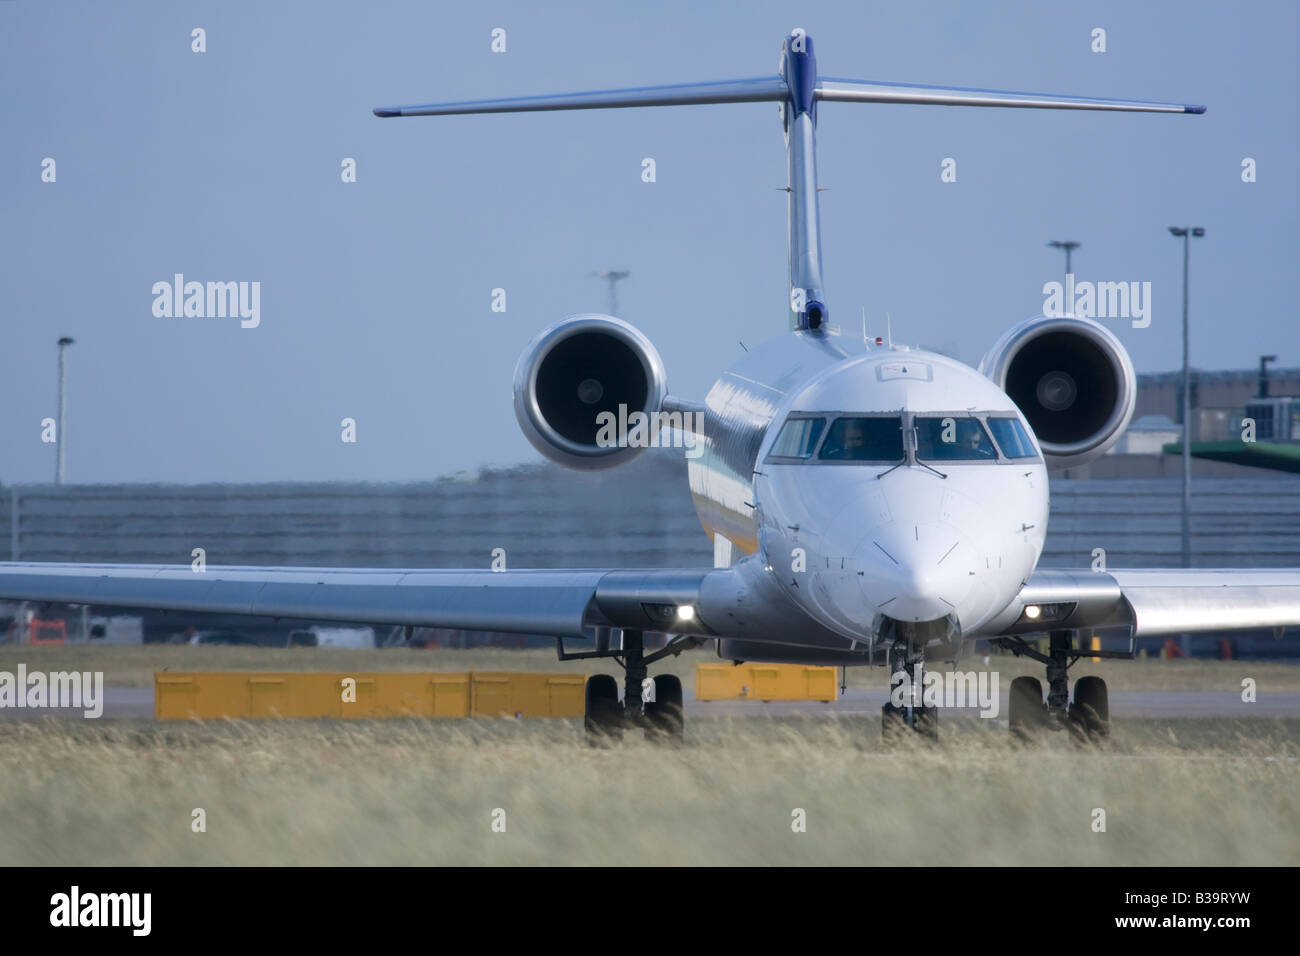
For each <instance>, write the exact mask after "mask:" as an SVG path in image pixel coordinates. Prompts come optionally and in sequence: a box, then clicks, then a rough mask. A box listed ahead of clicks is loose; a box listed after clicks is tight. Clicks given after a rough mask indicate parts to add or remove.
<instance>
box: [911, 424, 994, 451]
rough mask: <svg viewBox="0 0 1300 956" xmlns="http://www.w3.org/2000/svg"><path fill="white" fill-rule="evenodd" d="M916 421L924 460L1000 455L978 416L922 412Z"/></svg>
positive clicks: (917, 446)
mask: <svg viewBox="0 0 1300 956" xmlns="http://www.w3.org/2000/svg"><path fill="white" fill-rule="evenodd" d="M912 424H913V425H914V426H915V428H916V457H917V459H918V460H920V461H994V460H996V459H997V457H998V452H997V449H996V448H994V447H993V442H991V441H990V440H989V436H988V433H987V432H985V431H984V426H983V425H981V424H980V420H979V419H978V418H974V417H958V416H955V415H945V416H943V417H942V418H940V417H938V416H934V417H931V416H922V415H918V416H916V418H915V419H914V420H913V422H912Z"/></svg>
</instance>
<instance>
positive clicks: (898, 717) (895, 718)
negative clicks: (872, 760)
mask: <svg viewBox="0 0 1300 956" xmlns="http://www.w3.org/2000/svg"><path fill="white" fill-rule="evenodd" d="M912 721H913V723H912V726H911V727H909V726H908V725H907V708H906V707H895V706H894V705H893V704H885V705H884V706H883V707H881V708H880V739H881V740H882V741H884V742H885V743H886V744H899V743H902V742H904V741H906V740H908V739H909V735H910V734H913V733H915V734H919V735H920V736H922V737H925V738H926V739H927V740H938V739H939V711H938V708H935V707H913V708H912Z"/></svg>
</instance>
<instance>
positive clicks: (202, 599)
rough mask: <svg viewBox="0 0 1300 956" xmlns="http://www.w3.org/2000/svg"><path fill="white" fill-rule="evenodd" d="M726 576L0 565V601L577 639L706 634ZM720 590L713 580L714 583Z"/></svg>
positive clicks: (678, 572) (725, 572)
mask: <svg viewBox="0 0 1300 956" xmlns="http://www.w3.org/2000/svg"><path fill="white" fill-rule="evenodd" d="M730 573H731V572H730V571H729V570H727V569H722V570H718V571H713V570H710V569H707V568H701V569H693V570H658V569H655V570H644V571H628V570H585V571H533V570H528V571H523V570H521V571H500V572H493V571H444V570H381V569H373V568H248V567H215V566H209V567H207V568H206V570H204V571H201V572H196V571H194V570H193V569H192V568H191V567H190V566H188V565H162V564H53V563H50V564H44V563H22V562H0V600H12V601H38V602H49V603H59V604H91V605H95V606H100V607H131V608H155V609H160V610H177V611H205V612H214V613H222V614H250V615H258V616H263V617H285V618H301V619H306V620H318V621H350V622H353V621H354V622H357V623H365V624H399V625H412V626H417V627H445V628H457V629H465V630H479V631H503V632H507V633H515V634H549V635H556V636H563V637H582V636H584V634H585V632H584V628H587V627H594V626H601V625H603V626H612V627H620V628H628V629H641V630H652V631H668V630H671V631H672V632H673V633H694V634H704V635H707V634H709V633H711V632H710V631H709V630H708V629H707V627H705V626H704V625H703V624H702V623H701V622H700V621H699V620H698V619H696V620H695V621H694V623H693V625H692V626H685V622H683V621H679V620H677V609H678V608H679V607H681V606H684V605H689V606H691V607H694V606H695V605H696V604H697V603H698V601H699V597H700V590H701V587H702V585H703V582H704V579H705V578H706V577H707V576H709V575H715V576H718V575H721V576H726V575H728V574H730ZM716 583H720V582H716Z"/></svg>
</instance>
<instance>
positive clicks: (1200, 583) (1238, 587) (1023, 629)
mask: <svg viewBox="0 0 1300 956" xmlns="http://www.w3.org/2000/svg"><path fill="white" fill-rule="evenodd" d="M1034 609H1037V610H1036V611H1035V610H1034ZM1008 620H1009V621H1010V623H1009V624H1007V625H1006V627H1005V629H1004V630H1001V631H997V632H996V633H1001V634H1024V633H1031V632H1038V633H1041V632H1043V631H1045V630H1054V629H1058V628H1059V629H1062V630H1066V629H1071V628H1077V627H1116V626H1132V628H1133V634H1134V636H1135V637H1151V636H1158V635H1164V634H1184V633H1196V632H1199V631H1242V630H1254V629H1259V628H1270V627H1271V628H1282V627H1288V626H1300V569H1297V568H1286V569H1277V570H1272V569H1258V570H1256V569H1251V570H1243V569H1239V568H1215V569H1202V568H1192V569H1169V570H1151V569H1141V570H1138V569H1134V570H1118V569H1117V570H1111V571H1104V572H1091V571H1087V570H1083V571H1056V570H1040V571H1036V572H1034V573H1033V574H1032V575H1031V576H1030V578H1029V581H1028V582H1027V583H1026V584H1025V586H1024V588H1023V589H1021V592H1020V594H1019V596H1017V598H1016V600H1015V601H1014V602H1012V606H1011V607H1010V608H1008V610H1007V612H1006V613H1005V614H1004V615H1003V617H1002V618H1001V620H1000V621H999V622H998V623H1002V622H1005V621H1008Z"/></svg>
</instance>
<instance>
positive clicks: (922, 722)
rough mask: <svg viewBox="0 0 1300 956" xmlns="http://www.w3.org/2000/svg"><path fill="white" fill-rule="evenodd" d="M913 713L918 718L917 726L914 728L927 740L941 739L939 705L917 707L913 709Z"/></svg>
mask: <svg viewBox="0 0 1300 956" xmlns="http://www.w3.org/2000/svg"><path fill="white" fill-rule="evenodd" d="M912 715H913V716H914V717H915V718H916V726H915V727H914V728H913V730H915V731H916V732H917V733H918V734H920V735H921V736H922V737H924V738H926V739H927V740H938V739H939V708H938V707H917V708H915V709H914V710H913V711H912Z"/></svg>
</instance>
